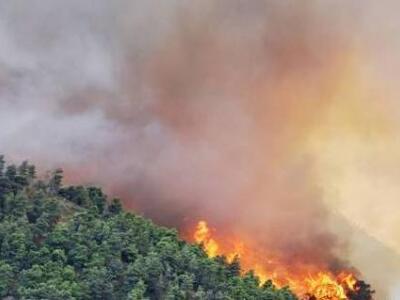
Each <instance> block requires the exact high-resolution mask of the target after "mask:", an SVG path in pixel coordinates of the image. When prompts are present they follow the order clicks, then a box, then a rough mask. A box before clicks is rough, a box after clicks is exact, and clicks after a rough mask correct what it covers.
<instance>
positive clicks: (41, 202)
mask: <svg viewBox="0 0 400 300" xmlns="http://www.w3.org/2000/svg"><path fill="white" fill-rule="evenodd" d="M6 297H9V298H11V299H12V298H15V299H57V300H58V299H132V300H133V299H137V300H139V299H140V300H141V299H271V300H272V299H277V300H291V299H296V297H295V296H294V295H293V294H292V293H291V292H290V291H289V290H288V289H277V288H275V287H274V286H273V285H272V284H271V282H267V283H265V284H264V285H263V286H261V287H260V285H259V280H258V278H257V277H256V276H254V275H253V274H252V273H248V274H246V275H244V276H240V264H239V262H238V261H237V260H235V261H234V262H232V263H228V262H227V261H226V260H225V259H224V258H223V257H217V258H215V259H210V258H208V257H207V255H206V254H205V252H204V251H203V249H202V248H201V247H199V246H197V245H191V244H188V243H186V242H184V241H182V240H180V239H179V238H178V236H177V233H176V231H174V230H170V229H166V228H162V227H158V226H156V225H154V224H152V223H151V222H150V221H148V220H146V219H144V218H142V217H140V216H136V215H133V214H131V213H127V212H124V211H123V210H122V207H121V205H120V203H119V201H118V200H112V201H108V200H107V197H106V195H105V194H104V193H103V192H102V191H101V190H100V189H99V188H96V187H82V186H72V187H62V171H61V170H56V171H55V172H53V173H52V174H49V176H48V179H47V180H37V179H36V172H35V167H34V166H32V165H30V164H28V163H26V162H24V163H22V164H21V165H20V166H18V167H17V166H15V165H8V166H6V164H5V162H4V159H3V157H0V298H6Z"/></svg>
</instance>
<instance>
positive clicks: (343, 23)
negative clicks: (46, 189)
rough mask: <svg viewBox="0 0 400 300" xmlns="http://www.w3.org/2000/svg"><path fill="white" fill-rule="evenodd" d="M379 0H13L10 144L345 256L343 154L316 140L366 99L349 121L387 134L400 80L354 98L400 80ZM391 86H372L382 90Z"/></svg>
mask: <svg viewBox="0 0 400 300" xmlns="http://www.w3.org/2000/svg"><path fill="white" fill-rule="evenodd" d="M375 6H376V5H374V3H373V2H372V1H371V2H369V1H258V0H256V1H251V2H249V1H239V0H234V1H227V0H225V1H218V2H214V1H190V2H189V1H172V0H170V1H149V0H146V1H145V0H143V1H123V0H117V1H105V0H100V1H78V0H71V1H49V0H43V1H40V4H37V5H33V4H32V2H29V3H28V1H23V0H15V1H1V2H0V128H1V129H0V147H1V148H0V150H1V152H3V153H4V154H5V155H7V156H8V157H10V158H12V159H14V160H21V159H29V160H31V161H33V162H37V163H38V164H39V165H40V167H41V169H50V168H54V167H58V166H61V167H63V168H64V169H65V173H66V178H67V180H68V181H69V182H73V183H93V184H101V185H102V186H105V187H106V189H107V190H108V191H109V192H110V193H111V194H112V195H115V196H119V197H121V198H122V199H123V202H124V205H125V206H126V207H128V208H130V209H133V210H135V211H137V212H139V213H142V214H144V215H146V216H149V217H151V218H152V219H154V220H155V221H156V222H159V223H162V224H167V225H173V226H177V227H180V228H185V227H186V226H189V225H192V224H193V222H195V221H197V220H198V219H207V220H208V221H209V222H210V223H212V224H213V225H214V226H215V227H217V228H224V230H227V231H230V232H234V233H237V234H240V235H243V236H248V237H253V238H254V234H255V233H257V235H256V239H257V241H258V242H259V243H260V245H266V246H265V247H268V249H269V250H271V251H273V252H274V253H275V252H276V253H280V255H282V256H283V259H284V260H287V261H288V262H291V261H293V260H297V259H300V258H301V259H302V260H303V261H305V262H307V263H313V264H314V263H315V264H316V265H321V264H322V265H328V266H329V268H331V269H335V268H337V267H339V266H343V265H346V262H345V260H346V259H347V258H348V256H347V255H348V252H349V251H350V252H351V250H352V249H351V248H352V241H351V240H349V239H348V238H342V237H340V236H341V232H338V231H340V230H336V229H335V228H332V226H331V225H332V224H331V223H332V222H329V220H331V219H332V218H333V219H334V213H332V211H333V209H332V206H331V205H330V204H329V203H330V202H329V199H326V198H327V197H326V191H325V189H326V181H327V180H328V179H326V178H328V177H326V176H325V172H321V169H323V170H324V171H326V166H328V167H330V165H327V164H326V163H325V157H323V156H320V154H319V153H320V150H321V149H324V148H319V146H318V145H319V144H318V143H316V144H317V146H315V143H314V142H309V140H312V141H314V140H318V141H320V140H322V141H324V139H323V138H320V136H323V137H325V136H327V135H328V136H329V134H331V133H332V132H334V130H336V129H337V126H336V125H337V124H343V123H344V124H347V123H349V124H350V123H351V124H353V120H352V121H351V122H350V121H348V120H347V119H346V118H347V112H346V114H343V113H342V110H343V107H344V106H345V107H346V109H347V107H349V108H348V109H349V110H350V111H351V113H350V114H351V115H352V116H353V115H357V116H358V114H359V113H357V112H356V113H354V112H353V111H361V116H358V117H357V119H356V121H354V122H356V123H357V124H361V125H360V126H361V127H362V128H363V129H362V130H361V129H360V128H358V125H357V127H355V128H354V127H351V128H350V129H349V128H348V127H345V130H350V131H351V132H353V131H354V132H355V133H354V134H355V135H357V136H358V135H359V134H361V135H362V136H363V137H364V135H365V132H364V131H365V130H364V127H367V128H370V127H373V128H372V129H368V130H369V131H368V132H369V133H370V134H372V135H374V134H375V127H376V126H375V123H373V122H375V121H376V120H375V118H373V117H371V115H372V116H375V115H376V114H377V113H375V110H376V111H379V114H382V115H384V116H385V117H384V120H385V121H384V122H386V119H390V120H392V119H391V118H394V117H393V112H386V111H385V112H382V106H384V108H387V107H395V106H396V102H395V101H394V100H391V99H393V98H395V97H394V95H397V94H396V93H395V92H393V94H391V95H387V96H388V97H387V98H388V99H386V98H385V99H380V101H384V102H385V105H382V104H377V103H376V102H374V101H376V100H371V99H370V95H368V97H361V96H360V97H359V94H358V93H357V94H356V96H357V97H359V99H358V98H357V97H356V98H357V99H354V98H351V99H345V100H343V99H342V98H341V97H342V96H343V95H345V96H346V97H347V96H348V95H350V96H354V92H353V91H352V89H351V88H350V91H349V88H348V87H347V84H349V85H353V83H354V82H358V81H359V80H362V81H363V82H364V80H365V81H368V80H369V78H365V77H367V76H366V75H365V74H366V73H368V72H372V73H373V74H378V75H376V76H381V77H380V78H382V79H383V77H385V83H387V84H388V85H391V84H392V83H391V80H392V81H393V85H395V83H394V80H393V77H395V75H396V74H392V73H390V72H387V70H389V69H390V68H389V66H390V65H392V64H395V63H398V62H399V61H398V60H396V61H394V59H395V58H396V59H398V57H391V55H392V54H393V53H395V52H396V51H397V50H398V48H399V45H398V44H396V43H388V42H387V40H386V38H387V39H388V40H389V38H391V34H390V33H391V32H392V31H393V30H395V29H397V30H399V28H400V27H399V25H400V24H399V23H398V21H396V17H395V16H394V15H393V13H391V11H394V8H396V7H397V5H396V4H395V2H390V1H387V6H385V7H384V6H382V7H379V8H377V7H375ZM372 18H373V19H374V20H375V22H374V24H376V27H373V26H371V25H370V20H371V19H372ZM386 18H387V19H386ZM377 35H379V38H377ZM378 45H384V47H383V50H384V51H385V52H384V54H382V53H381V51H382V47H378ZM360 48H361V49H363V50H362V51H360ZM383 56H385V58H384V57H383ZM360 57H362V59H361V58H360ZM365 57H368V63H366V61H367V60H366V58H365ZM390 58H392V60H393V61H392V60H391V61H389V62H388V61H387V60H390ZM360 60H361V62H360ZM369 62H370V63H369ZM377 66H378V67H377ZM375 68H376V69H375ZM360 74H362V75H360ZM368 74H369V73H368ZM382 74H385V75H382ZM386 77H388V78H386ZM360 78H362V79H360ZM343 82H345V83H343ZM354 85H356V86H357V88H360V86H361V87H362V88H364V85H363V84H361V85H359V84H357V83H354ZM379 88H380V86H379ZM379 88H378V87H377V88H376V89H373V88H372V87H370V86H369V89H373V90H372V91H371V95H372V94H374V93H379V92H381V90H380V89H379ZM338 90H340V91H341V93H338ZM368 91H369V90H368ZM374 95H375V94H374ZM385 95H386V94H385ZM375 106H376V107H377V108H376V107H375ZM336 110H338V111H339V113H338V114H335V113H333V115H334V117H333V118H334V119H335V121H334V122H333V121H332V123H329V124H328V125H327V127H328V129H327V131H326V132H328V134H327V135H325V131H324V132H323V133H320V132H319V131H318V129H319V128H324V127H323V125H322V126H321V124H324V123H325V122H326V120H327V119H329V118H328V117H327V116H331V115H332V111H333V112H335V111H336ZM387 110H388V111H390V109H387ZM364 112H366V113H364ZM366 115H367V116H366ZM386 115H387V116H386ZM343 116H344V117H343ZM342 118H343V119H344V120H342ZM388 122H389V121H388ZM371 124H373V125H371ZM364 125H365V126H364ZM388 126H390V127H394V128H396V129H393V130H395V131H396V132H397V128H398V127H397V124H392V123H390V125H388ZM339 127H340V126H339ZM332 128H333V129H332ZM371 132H372V133H371ZM315 136H317V137H318V138H315ZM362 139H363V138H362ZM310 145H311V146H310ZM324 145H325V144H324ZM316 149H317V150H318V151H317V150H316ZM368 158H369V156H368ZM333 160H334V159H333ZM341 162H342V161H340V163H341ZM329 172H330V169H329ZM329 174H330V173H329ZM396 176H397V175H396ZM329 178H330V177H329ZM396 178H397V177H396ZM339 193H340V192H339ZM361 200H362V199H358V200H357V201H359V202H358V203H360V205H361V206H362V205H363V204H362V202H360V201H361ZM391 205H395V204H393V203H392V204H391ZM392 207H393V206H392ZM334 211H335V213H339V214H340V211H339V212H337V211H336V208H335V209H334ZM349 219H351V218H350V217H349ZM354 221H355V222H357V220H354ZM393 224H394V223H390V224H389V225H387V226H390V228H392V227H393V226H394V225H393ZM369 225H370V224H366V225H365V228H363V230H369V228H370V227H369ZM382 228H383V225H382ZM346 236H347V235H346ZM393 236H394V234H393ZM390 238H391V236H388V237H387V239H386V240H384V241H382V242H386V241H387V240H390ZM315 241H318V242H315ZM397 241H398V240H396V241H395V242H394V243H392V244H391V246H393V245H394V246H393V247H394V248H396V247H397V246H399V244H396V243H397ZM262 247H263V246H262ZM359 248H362V247H361V246H360V247H359ZM397 249H400V246H399V248H397ZM338 253H340V256H339V255H338ZM338 257H340V259H339V258H338ZM388 265H390V263H388ZM357 267H358V268H359V269H360V271H361V272H362V271H363V270H362V269H363V262H362V261H361V262H359V265H357ZM372 269H373V268H372ZM396 271H397V270H396ZM373 272H374V271H373V270H372V271H370V273H373ZM385 280H386V279H385ZM385 280H382V282H385ZM378 281H379V280H378ZM382 282H381V281H379V282H378V284H379V285H384V283H382ZM383 288H386V287H383ZM393 299H395V298H393Z"/></svg>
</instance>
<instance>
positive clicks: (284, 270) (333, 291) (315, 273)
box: [193, 221, 358, 300]
mask: <svg viewBox="0 0 400 300" xmlns="http://www.w3.org/2000/svg"><path fill="white" fill-rule="evenodd" d="M193 239H194V241H195V242H196V243H198V244H202V245H203V248H204V250H205V251H206V253H207V254H208V256H209V257H215V256H218V255H224V256H225V257H226V259H227V261H228V262H232V261H233V260H234V259H235V257H239V258H240V259H241V266H242V269H243V270H242V272H247V271H249V270H253V271H254V273H255V274H256V275H257V276H258V277H259V279H260V282H261V283H264V282H265V281H267V280H268V279H270V280H272V282H273V283H274V284H275V285H276V286H278V287H283V286H286V285H289V286H290V288H291V289H292V290H293V291H294V292H295V293H296V294H297V295H298V297H299V298H300V299H303V300H349V299H350V298H349V297H348V296H347V295H348V293H349V292H352V291H355V290H356V287H357V282H358V280H357V279H356V277H355V276H354V275H353V274H352V273H350V272H342V273H340V274H339V275H336V276H335V275H334V274H333V273H332V272H330V271H328V270H316V269H315V268H311V267H310V268H309V269H308V270H307V272H306V271H304V270H303V272H306V273H300V274H299V272H297V271H293V270H290V268H289V267H287V266H283V265H280V264H279V262H277V261H276V260H275V259H273V258H271V259H269V260H262V263H261V262H259V261H257V255H254V254H253V253H252V251H251V249H248V248H246V245H245V243H243V242H241V241H235V239H233V243H232V246H231V248H228V247H227V246H226V245H225V243H222V242H219V241H217V240H216V238H215V237H213V235H212V231H211V230H210V228H209V227H208V224H207V222H206V221H200V222H198V223H197V226H196V229H195V231H194V234H193Z"/></svg>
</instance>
